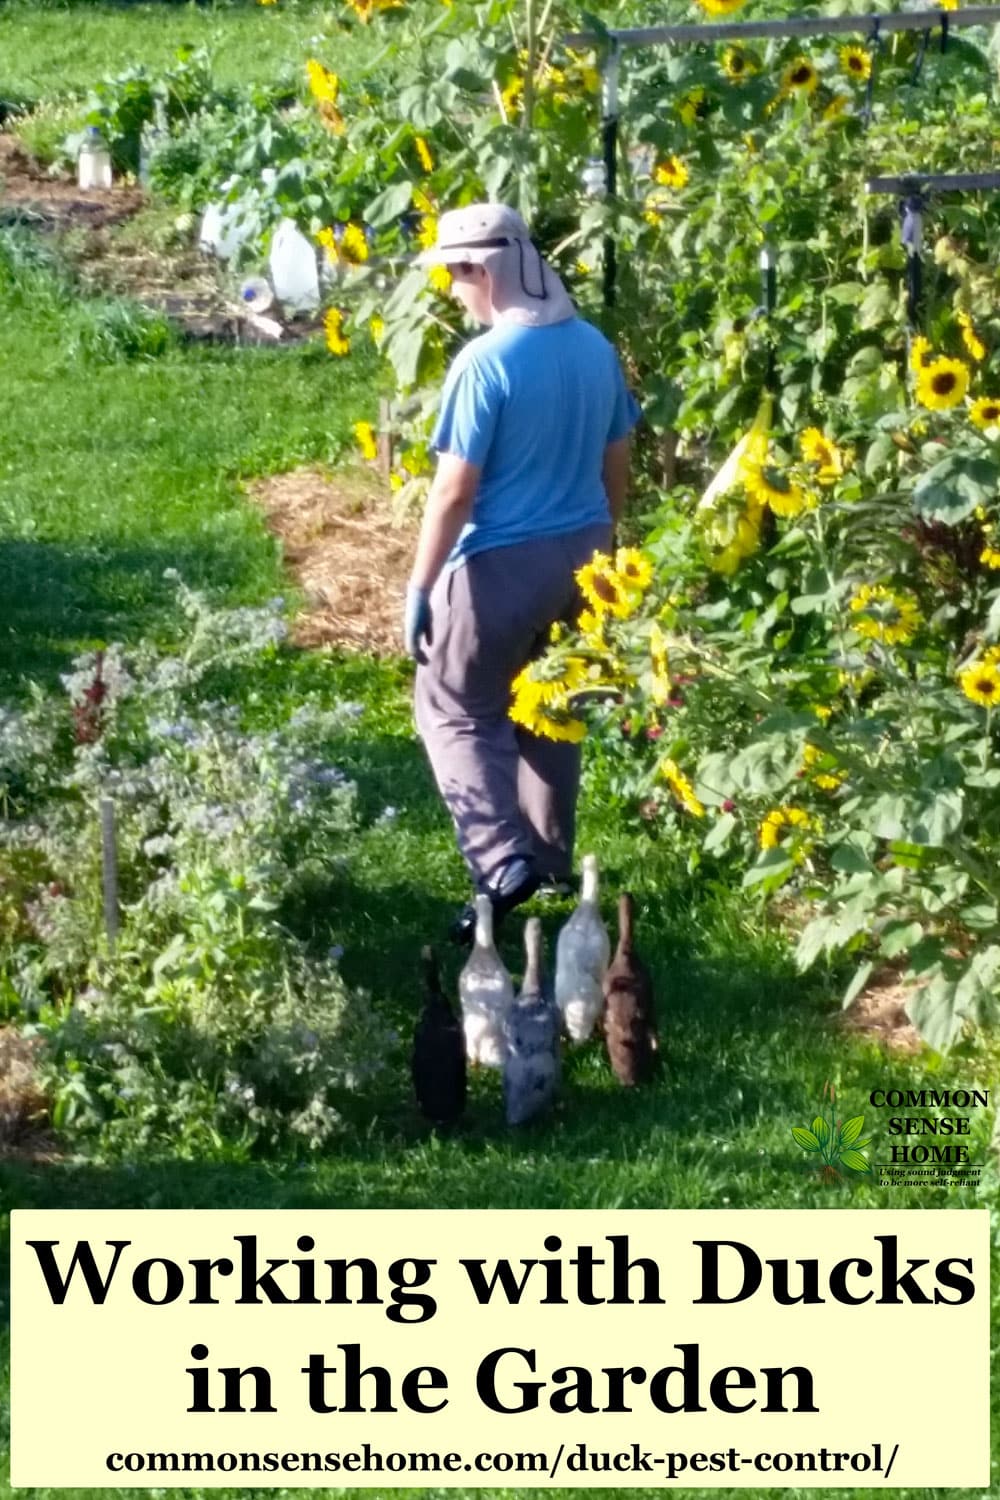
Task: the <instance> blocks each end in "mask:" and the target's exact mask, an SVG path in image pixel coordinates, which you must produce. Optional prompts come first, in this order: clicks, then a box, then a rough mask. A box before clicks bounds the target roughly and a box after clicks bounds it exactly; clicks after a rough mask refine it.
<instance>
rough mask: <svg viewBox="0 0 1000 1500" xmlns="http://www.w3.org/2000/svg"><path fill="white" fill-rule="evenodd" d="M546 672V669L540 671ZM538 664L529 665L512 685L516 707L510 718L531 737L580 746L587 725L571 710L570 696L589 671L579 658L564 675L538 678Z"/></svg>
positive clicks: (565, 667) (566, 666)
mask: <svg viewBox="0 0 1000 1500" xmlns="http://www.w3.org/2000/svg"><path fill="white" fill-rule="evenodd" d="M541 669H542V670H544V668H541ZM539 670H540V664H539V663H538V662H529V663H528V665H527V666H526V667H525V668H524V669H523V670H522V671H521V672H519V673H518V674H517V676H516V677H515V678H514V681H513V682H512V683H511V693H512V695H513V700H514V701H513V703H512V704H511V707H510V708H509V710H508V713H507V716H508V718H509V719H511V720H513V722H514V723H515V724H520V725H522V726H523V728H525V729H527V730H529V731H530V732H531V733H532V734H537V735H541V736H542V737H543V738H544V739H549V740H563V741H568V742H569V743H571V744H578V743H579V742H580V740H582V739H583V737H584V735H585V734H586V732H587V730H586V725H585V724H584V723H583V721H582V720H580V719H577V718H574V717H573V715H572V714H571V713H570V710H569V699H570V694H571V693H572V692H574V691H575V690H576V689H577V688H579V687H582V686H583V684H584V682H585V681H586V668H585V666H584V663H583V662H582V661H581V660H580V659H579V657H570V659H569V660H568V661H567V662H565V663H564V664H563V672H564V675H563V676H562V677H561V678H560V677H551V678H544V677H539V676H538V675H537V673H538V671H539Z"/></svg>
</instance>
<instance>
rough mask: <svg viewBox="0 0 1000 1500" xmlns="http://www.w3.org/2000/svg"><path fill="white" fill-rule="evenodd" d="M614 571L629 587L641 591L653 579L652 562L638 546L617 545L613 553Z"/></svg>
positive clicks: (644, 589) (643, 590)
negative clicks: (616, 549)
mask: <svg viewBox="0 0 1000 1500" xmlns="http://www.w3.org/2000/svg"><path fill="white" fill-rule="evenodd" d="M615 572H616V573H617V574H618V577H619V578H621V579H622V580H623V582H624V583H626V584H628V586H629V588H632V589H639V590H640V591H642V592H643V593H644V592H645V591H646V589H648V588H649V585H650V584H651V583H652V581H653V564H652V563H651V562H650V560H649V558H648V557H646V556H645V554H644V553H642V552H640V551H639V549H638V547H619V548H618V551H617V552H616V553H615Z"/></svg>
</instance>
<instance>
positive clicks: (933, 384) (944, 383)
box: [917, 355, 969, 411]
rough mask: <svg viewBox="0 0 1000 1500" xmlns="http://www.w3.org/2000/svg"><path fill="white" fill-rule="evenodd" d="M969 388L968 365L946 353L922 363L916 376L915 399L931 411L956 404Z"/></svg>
mask: <svg viewBox="0 0 1000 1500" xmlns="http://www.w3.org/2000/svg"><path fill="white" fill-rule="evenodd" d="M968 389H969V367H968V365H966V364H964V363H963V362H962V360H960V359H949V358H948V357H947V356H946V355H944V356H942V357H941V358H940V359H935V360H934V361H933V362H932V363H931V364H929V365H924V367H923V368H922V370H921V371H920V374H919V375H918V376H917V400H918V401H919V402H920V404H921V406H929V407H930V409H931V410H932V411H947V410H948V408H949V407H951V406H957V405H958V403H959V402H960V401H961V400H962V399H963V397H964V396H965V393H966V391H967V390H968Z"/></svg>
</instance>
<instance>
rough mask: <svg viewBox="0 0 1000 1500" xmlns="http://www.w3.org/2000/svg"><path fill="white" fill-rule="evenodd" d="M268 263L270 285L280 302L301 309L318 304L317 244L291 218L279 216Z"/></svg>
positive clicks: (313, 308) (314, 307)
mask: <svg viewBox="0 0 1000 1500" xmlns="http://www.w3.org/2000/svg"><path fill="white" fill-rule="evenodd" d="M268 264H269V265H270V269H271V285H272V286H273V287H274V295H275V296H276V297H277V299H278V301H279V302H281V303H283V304H284V305H285V307H287V308H291V309H295V310H298V311H302V312H312V311H314V310H315V309H316V308H317V307H319V301H320V297H319V268H318V265H317V261H316V247H315V246H314V245H311V244H310V243H309V241H308V240H307V239H306V237H305V235H304V234H302V233H301V232H300V230H299V229H298V228H296V226H295V224H294V223H293V221H292V220H291V219H282V221H281V223H280V224H279V225H278V227H277V229H276V230H275V231H274V238H273V239H272V241H271V254H270V258H269V262H268Z"/></svg>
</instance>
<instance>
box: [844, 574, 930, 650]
mask: <svg viewBox="0 0 1000 1500" xmlns="http://www.w3.org/2000/svg"><path fill="white" fill-rule="evenodd" d="M848 608H849V609H850V611H851V613H852V614H853V615H855V616H856V617H857V618H856V619H855V620H854V621H853V622H852V623H853V626H854V629H855V630H856V631H857V633H858V635H861V636H864V637H865V638H866V639H868V640H871V641H880V642H881V643H882V644H883V645H886V646H898V645H903V644H905V643H906V642H907V641H910V640H912V639H913V637H914V635H915V634H916V632H917V629H918V627H919V625H920V623H921V617H920V609H919V606H918V605H917V601H916V600H915V599H914V598H913V596H912V595H910V594H902V593H898V592H897V591H896V590H894V589H890V588H887V587H886V586H885V584H882V583H863V584H861V586H860V587H859V588H857V589H855V591H854V594H853V596H852V598H851V599H850V601H849V603H848Z"/></svg>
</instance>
